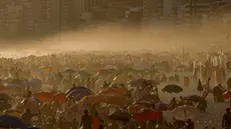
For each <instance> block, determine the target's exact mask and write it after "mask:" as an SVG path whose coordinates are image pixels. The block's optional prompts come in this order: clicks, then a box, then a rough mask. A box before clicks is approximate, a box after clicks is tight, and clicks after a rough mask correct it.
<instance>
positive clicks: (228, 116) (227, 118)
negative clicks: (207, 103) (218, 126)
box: [222, 108, 231, 129]
mask: <svg viewBox="0 0 231 129" xmlns="http://www.w3.org/2000/svg"><path fill="white" fill-rule="evenodd" d="M222 128H224V129H230V128H231V113H230V108H227V109H226V113H225V114H224V115H223V119H222Z"/></svg>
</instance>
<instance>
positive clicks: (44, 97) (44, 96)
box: [33, 92, 54, 101]
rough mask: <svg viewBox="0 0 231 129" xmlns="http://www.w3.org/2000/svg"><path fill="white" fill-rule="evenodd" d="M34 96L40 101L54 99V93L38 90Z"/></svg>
mask: <svg viewBox="0 0 231 129" xmlns="http://www.w3.org/2000/svg"><path fill="white" fill-rule="evenodd" d="M33 96H34V97H35V98H37V99H39V100H40V101H52V100H53V96H54V94H53V93H51V92H38V93H35V94H33Z"/></svg>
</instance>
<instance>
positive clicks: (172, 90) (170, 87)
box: [162, 84, 183, 93]
mask: <svg viewBox="0 0 231 129" xmlns="http://www.w3.org/2000/svg"><path fill="white" fill-rule="evenodd" d="M162 91H163V92H167V93H180V92H182V91H183V89H182V88H181V87H180V86H178V85H176V84H169V85H166V86H165V87H164V88H163V89H162Z"/></svg>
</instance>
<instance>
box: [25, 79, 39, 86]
mask: <svg viewBox="0 0 231 129" xmlns="http://www.w3.org/2000/svg"><path fill="white" fill-rule="evenodd" d="M41 84H42V81H41V80H40V79H38V78H32V79H31V80H29V81H28V82H26V84H25V85H27V86H35V87H36V86H41Z"/></svg>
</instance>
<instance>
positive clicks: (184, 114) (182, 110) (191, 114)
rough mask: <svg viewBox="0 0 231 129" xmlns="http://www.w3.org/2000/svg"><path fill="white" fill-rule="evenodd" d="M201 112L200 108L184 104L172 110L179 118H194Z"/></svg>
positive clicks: (176, 117)
mask: <svg viewBox="0 0 231 129" xmlns="http://www.w3.org/2000/svg"><path fill="white" fill-rule="evenodd" d="M198 113H199V111H198V109H196V108H195V107H193V106H188V105H183V106H179V107H177V108H176V109H174V110H173V111H172V114H173V116H174V117H175V119H177V120H183V121H185V120H187V119H193V118H195V116H196V115H197V114H198Z"/></svg>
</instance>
